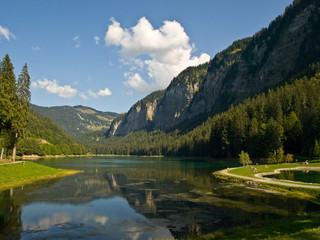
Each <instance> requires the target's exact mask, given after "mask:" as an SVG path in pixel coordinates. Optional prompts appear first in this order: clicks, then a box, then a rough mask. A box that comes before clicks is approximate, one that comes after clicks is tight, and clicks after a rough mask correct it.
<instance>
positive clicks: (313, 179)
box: [267, 170, 320, 183]
mask: <svg viewBox="0 0 320 240" xmlns="http://www.w3.org/2000/svg"><path fill="white" fill-rule="evenodd" d="M267 177H269V178H276V179H282V180H290V181H299V182H306V183H320V171H309V170H303V171H297V170H295V171H293V170H290V171H281V172H280V173H279V174H273V175H268V176H267Z"/></svg>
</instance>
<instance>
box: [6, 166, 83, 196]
mask: <svg viewBox="0 0 320 240" xmlns="http://www.w3.org/2000/svg"><path fill="white" fill-rule="evenodd" d="M78 172H79V171H75V170H63V169H55V168H50V167H47V166H43V165H39V164H36V163H33V162H27V161H26V162H19V163H14V164H6V165H0V191H3V190H6V189H9V188H13V187H18V186H23V185H26V184H29V183H33V182H35V181H39V180H45V179H52V178H59V177H63V176H66V175H71V174H75V173H78Z"/></svg>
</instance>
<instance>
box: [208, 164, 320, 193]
mask: <svg viewBox="0 0 320 240" xmlns="http://www.w3.org/2000/svg"><path fill="white" fill-rule="evenodd" d="M242 168H247V167H236V168H230V169H223V170H220V171H217V172H214V173H213V175H215V176H216V177H218V178H219V177H220V178H221V177H226V178H228V179H229V178H231V179H237V180H242V181H245V182H247V183H248V184H254V185H259V184H267V185H277V186H285V187H294V188H308V189H320V184H317V183H306V182H298V181H290V180H275V179H271V178H264V177H263V176H267V175H272V174H279V173H280V171H284V170H296V171H302V170H317V171H320V167H318V166H316V167H312V166H308V167H302V166H297V167H287V168H286V167H283V166H279V168H276V169H274V170H273V171H268V172H261V173H256V174H254V175H253V177H251V176H244V175H239V174H236V173H232V171H234V170H239V169H242Z"/></svg>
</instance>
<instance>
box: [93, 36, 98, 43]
mask: <svg viewBox="0 0 320 240" xmlns="http://www.w3.org/2000/svg"><path fill="white" fill-rule="evenodd" d="M93 39H94V41H95V42H96V44H97V45H99V41H100V38H99V37H98V36H94V38H93Z"/></svg>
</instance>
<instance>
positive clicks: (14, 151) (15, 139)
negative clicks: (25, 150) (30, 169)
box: [12, 132, 18, 162]
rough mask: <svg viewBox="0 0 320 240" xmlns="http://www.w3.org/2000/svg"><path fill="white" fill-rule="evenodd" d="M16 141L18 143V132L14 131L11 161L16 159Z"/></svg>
mask: <svg viewBox="0 0 320 240" xmlns="http://www.w3.org/2000/svg"><path fill="white" fill-rule="evenodd" d="M17 143H18V132H15V134H14V143H13V151H12V162H14V161H15V160H16V152H17Z"/></svg>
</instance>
